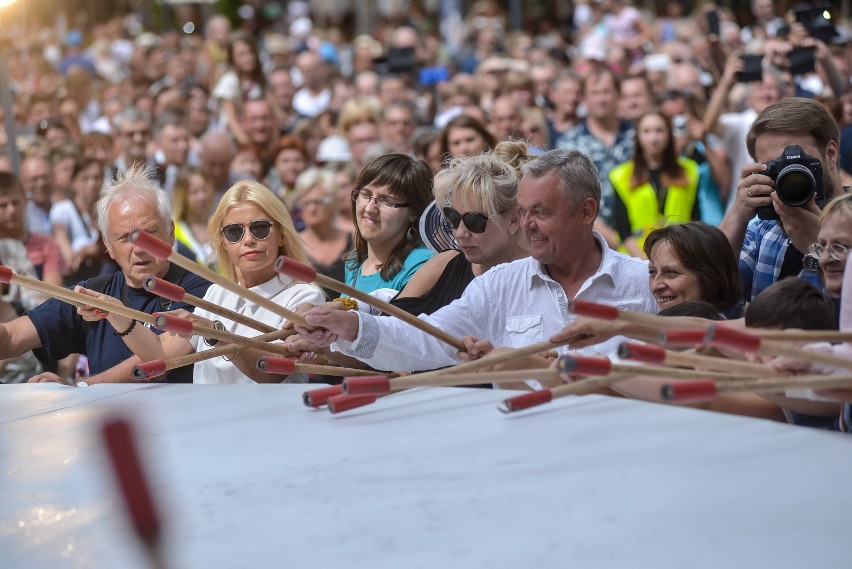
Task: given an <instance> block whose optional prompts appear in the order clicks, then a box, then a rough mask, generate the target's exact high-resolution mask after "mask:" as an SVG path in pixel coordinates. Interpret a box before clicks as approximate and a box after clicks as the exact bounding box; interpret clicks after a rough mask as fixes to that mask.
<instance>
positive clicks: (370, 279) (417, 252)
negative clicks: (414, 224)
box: [346, 247, 433, 292]
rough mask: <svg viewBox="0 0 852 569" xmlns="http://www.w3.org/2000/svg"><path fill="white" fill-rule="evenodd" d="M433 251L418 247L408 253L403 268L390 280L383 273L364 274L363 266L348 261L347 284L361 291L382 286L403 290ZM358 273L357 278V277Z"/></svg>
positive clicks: (368, 290)
mask: <svg viewBox="0 0 852 569" xmlns="http://www.w3.org/2000/svg"><path fill="white" fill-rule="evenodd" d="M432 255H433V253H432V251H430V250H429V249H427V248H426V247H417V248H416V249H414V250H412V251H411V253H409V254H408V257H406V258H405V262H403V263H402V269H400V271H399V272H398V273H397V274H396V275H394V276H393V278H392V279H390V280H385V279H383V278H382V273H381V272H378V273H374V274H372V275H362V274H361V266H360V265H359V266H358V267H352V266H351V265H350V263H346V284H348V285H350V286H354V287H355V288H357V289H358V290H360V291H364V292H373V291H374V290H378V289H380V288H392V289H393V290H402V289H403V288H404V287H405V285H406V283H408V281H409V279H411V276H412V275H414V273H415V272H417V269H419V268H420V266H421V265H422V264H423V263H425V262H426V261H428V260H429V259H430V258H431V257H432ZM356 275H357V277H358V278H357V279H356V278H355V277H356Z"/></svg>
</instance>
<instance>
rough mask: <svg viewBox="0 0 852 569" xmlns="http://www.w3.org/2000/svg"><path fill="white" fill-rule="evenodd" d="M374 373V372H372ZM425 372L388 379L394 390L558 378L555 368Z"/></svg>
mask: <svg viewBox="0 0 852 569" xmlns="http://www.w3.org/2000/svg"><path fill="white" fill-rule="evenodd" d="M372 373H373V374H374V375H375V373H376V372H372ZM424 375H425V374H422V373H416V374H414V375H407V376H404V377H397V378H395V379H391V380H390V384H391V387H392V388H393V389H394V390H398V389H410V388H413V387H439V386H444V387H452V386H456V385H477V384H480V383H498V384H499V383H507V382H515V381H524V380H526V379H534V380H542V379H552V380H556V379H558V377H559V376H558V373H557V371H556V370H555V369H551V368H541V369H528V370H521V369H512V370H506V371H493V372H487V373H482V372H480V373H453V374H448V375H433V376H429V377H423V376H424Z"/></svg>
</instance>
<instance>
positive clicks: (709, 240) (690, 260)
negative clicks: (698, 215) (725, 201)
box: [644, 221, 742, 315]
mask: <svg viewBox="0 0 852 569" xmlns="http://www.w3.org/2000/svg"><path fill="white" fill-rule="evenodd" d="M644 248H645V254H646V255H647V256H648V259H649V263H648V279H649V280H648V286H649V287H650V289H651V292H652V293H653V295H654V298H655V299H656V300H657V306H658V307H659V309H660V310H663V309H665V308H671V307H673V306H676V305H678V304H680V303H682V302H684V301H687V300H703V301H705V302H709V303H710V304H712V305H713V306H714V307H716V310H718V311H719V312H721V313H728V315H731V314H730V311H731V310H732V308H734V307H736V306H737V304H738V303H739V302H740V301H741V300H742V284H741V282H740V274H739V269H738V268H737V260H736V258H735V257H734V253H733V250H732V249H731V247H730V245H729V244H728V240H727V238H726V237H725V235H724V233H722V232H721V231H720V230H719V229H717V228H715V227H712V226H710V225H707V224H706V223H702V222H700V221H697V222H693V223H683V224H678V225H670V226H668V227H662V228H659V229H655V230H653V231H652V232H651V233H650V234H649V235H648V238H647V239H646V240H645V243H644Z"/></svg>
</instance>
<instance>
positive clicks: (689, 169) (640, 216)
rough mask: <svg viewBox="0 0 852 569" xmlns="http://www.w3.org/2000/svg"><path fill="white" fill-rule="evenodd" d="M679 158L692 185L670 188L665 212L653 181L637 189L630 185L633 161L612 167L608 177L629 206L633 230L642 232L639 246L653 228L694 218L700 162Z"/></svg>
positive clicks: (627, 206) (625, 204)
mask: <svg viewBox="0 0 852 569" xmlns="http://www.w3.org/2000/svg"><path fill="white" fill-rule="evenodd" d="M677 161H678V163H679V164H680V165H681V166H682V167H683V168H684V170H685V171H686V178H687V180H688V181H689V185H687V186H669V187H668V190H667V191H666V203H665V204H664V205H663V213H662V215H661V214H660V204H659V203H658V202H657V193H656V192H655V191H654V187H653V186H651V184H650V183H646V184H642V185H641V186H639V187H638V188H631V187H630V178H631V176H633V161H632V160H630V161H627V162H625V163H623V164H619V165H618V166H616V167H615V168H613V169H612V170H610V173H609V180H610V182H612V187H613V188H614V189H615V191H616V192H618V197H620V198H621V201H622V202H624V206H625V208H626V209H627V217H628V219H629V220H630V230H631V232H632V233H633V234H634V235H639V234H641V237H639V247H640V248H641V247H642V244H643V243H644V242H645V237H647V235H648V233H650V232H651V231H652V230H654V229H656V228H658V227H663V226H665V225H671V224H673V223H687V222H689V221H692V210H693V208H694V207H695V200H696V199H697V197H698V164H697V163H696V162H695V161H694V160H690V159H689V158H678V159H677Z"/></svg>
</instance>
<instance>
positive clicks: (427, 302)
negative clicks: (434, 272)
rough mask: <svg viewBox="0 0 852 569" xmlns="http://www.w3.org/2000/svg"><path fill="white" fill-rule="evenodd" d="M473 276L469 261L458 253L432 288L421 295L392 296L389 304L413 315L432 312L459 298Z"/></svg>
mask: <svg viewBox="0 0 852 569" xmlns="http://www.w3.org/2000/svg"><path fill="white" fill-rule="evenodd" d="M473 278H474V275H473V270H472V269H471V265H470V261H468V260H467V259H466V258H465V256H464V255H462V254H461V253H459V254H457V255H456V256H455V257H453V258H452V259H450V262H449V263H447V266H446V267H444V272H442V273H441V276H440V277H438V280H437V281H436V282H435V286H433V287H432V290H430V291H429V292H427V293H426V294H424V295H423V296H409V297H405V298H394V299H393V300H391V304H393V305H394V306H396V307H398V308H402V309H403V310H405V311H406V312H408V313H409V314H413V315H414V316H417V315H419V314H432V313H433V312H437V311H438V310H439V309H441V308H443V307H445V306H446V305H448V304H450V303H451V302H452V301H454V300H456V299H458V298H461V295H462V293H463V292H464V289H466V288H467V285H469V284H470V281H472V280H473ZM397 296H398V295H397Z"/></svg>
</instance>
